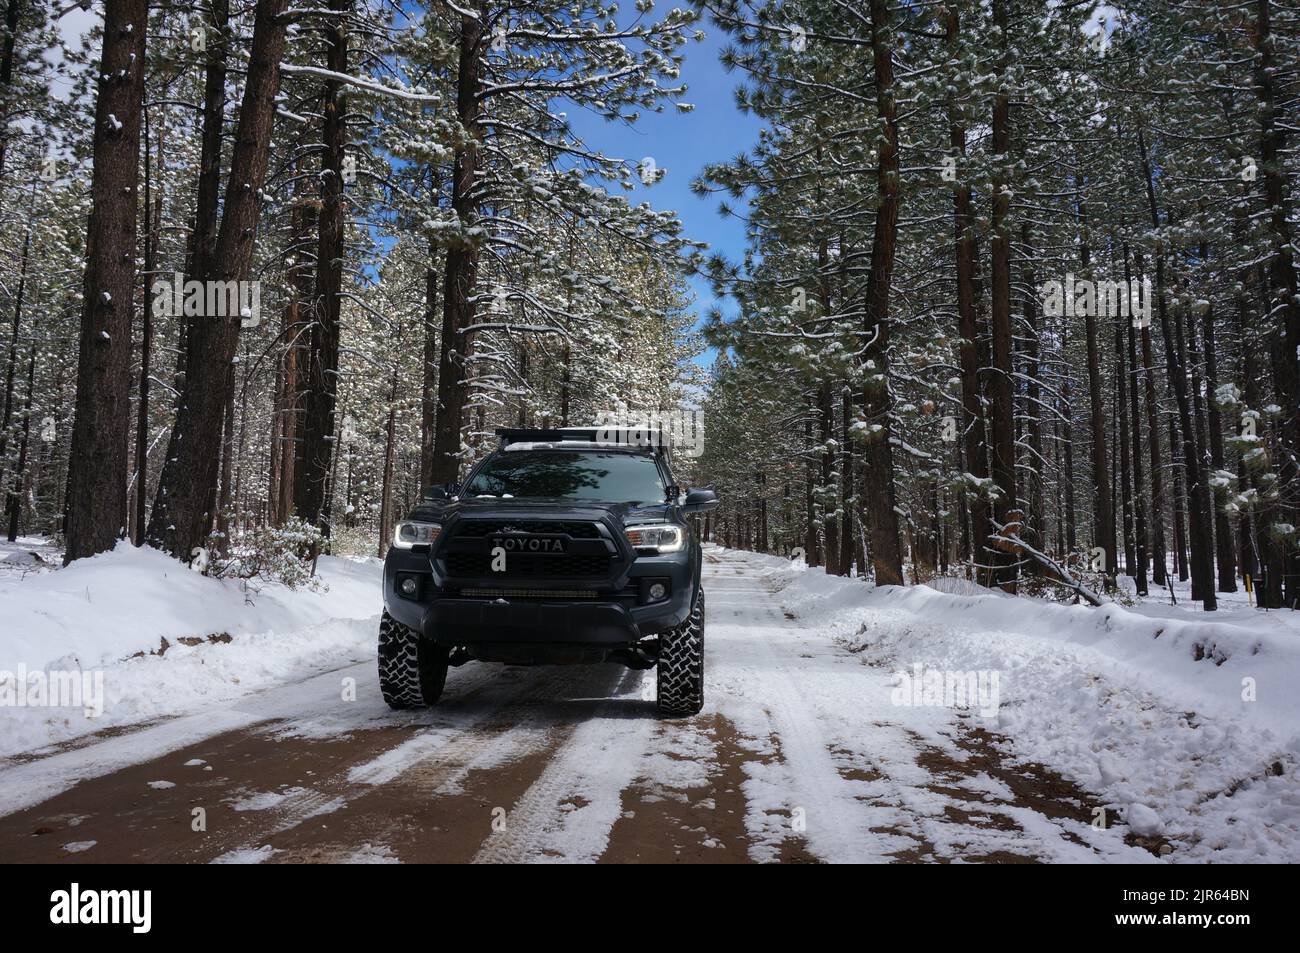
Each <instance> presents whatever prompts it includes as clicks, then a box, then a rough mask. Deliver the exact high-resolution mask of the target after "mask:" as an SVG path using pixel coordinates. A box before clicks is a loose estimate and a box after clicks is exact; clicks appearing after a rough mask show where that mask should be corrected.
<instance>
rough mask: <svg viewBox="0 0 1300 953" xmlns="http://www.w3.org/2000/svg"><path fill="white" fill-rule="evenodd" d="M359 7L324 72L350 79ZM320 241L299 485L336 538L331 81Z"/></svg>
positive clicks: (337, 104)
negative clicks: (351, 29) (329, 487)
mask: <svg viewBox="0 0 1300 953" xmlns="http://www.w3.org/2000/svg"><path fill="white" fill-rule="evenodd" d="M352 2H353V0H330V9H331V10H332V11H334V12H335V13H336V14H338V15H337V16H331V17H330V18H329V21H328V25H327V26H326V27H325V28H324V29H325V33H326V37H327V39H326V52H325V67H326V69H328V70H329V71H330V72H331V73H347V70H348V36H347V29H346V27H347V22H346V21H347V16H346V15H347V14H348V13H349V12H350V11H351V9H352ZM322 99H323V104H322V105H323V110H322V111H323V113H324V120H323V128H322V135H321V139H322V143H323V145H324V152H323V153H322V156H321V175H320V179H321V204H320V221H319V225H320V241H319V243H318V245H317V249H316V290H315V293H314V295H313V300H312V325H311V358H310V362H309V365H308V370H307V393H306V395H305V400H304V402H303V403H304V407H303V432H302V467H301V468H300V470H299V476H298V478H297V487H296V491H295V496H296V497H297V500H296V505H295V509H296V510H297V513H298V516H299V517H300V518H301V519H303V520H304V521H306V522H308V523H311V524H313V525H315V526H319V527H320V529H321V530H322V531H323V533H324V535H325V536H326V537H328V536H329V535H330V513H329V507H328V506H327V504H326V497H325V493H326V484H327V483H328V482H329V477H330V471H331V463H332V461H333V455H334V442H335V433H334V428H335V426H336V421H335V412H334V411H335V403H336V401H337V399H338V386H339V321H340V315H341V311H342V304H343V298H342V292H343V258H344V248H343V242H344V230H345V220H344V214H343V213H344V202H343V158H344V156H343V153H344V150H345V149H346V148H347V98H346V97H345V96H344V95H343V84H342V83H341V82H339V81H338V80H334V79H327V80H325V83H324V90H323V95H322Z"/></svg>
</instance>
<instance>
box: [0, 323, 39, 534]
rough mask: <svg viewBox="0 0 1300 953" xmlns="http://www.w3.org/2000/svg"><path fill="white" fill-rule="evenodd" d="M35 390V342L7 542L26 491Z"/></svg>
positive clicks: (8, 504) (11, 489) (29, 359)
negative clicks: (28, 449) (28, 448)
mask: <svg viewBox="0 0 1300 953" xmlns="http://www.w3.org/2000/svg"><path fill="white" fill-rule="evenodd" d="M35 389H36V342H35V341H33V342H32V344H31V347H30V348H29V349H28V353H27V397H26V399H25V400H24V402H23V426H22V429H21V430H20V431H19V432H18V468H17V470H16V471H15V472H14V475H13V482H12V483H10V484H9V496H8V499H7V500H6V507H7V509H8V512H9V534H8V539H9V542H11V543H12V542H14V541H15V540H17V539H18V523H19V520H20V519H21V517H22V512H23V499H24V497H25V495H26V489H27V446H28V444H29V442H30V440H31V435H32V398H33V396H34V395H33V392H34V391H35Z"/></svg>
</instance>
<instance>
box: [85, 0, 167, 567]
mask: <svg viewBox="0 0 1300 953" xmlns="http://www.w3.org/2000/svg"><path fill="white" fill-rule="evenodd" d="M148 13H149V8H148V4H147V3H146V2H145V0H120V2H118V3H111V4H108V5H107V6H106V7H105V13H104V49H103V55H102V58H101V60H100V66H99V70H98V72H99V76H100V77H101V79H100V83H99V95H98V96H97V98H96V102H95V134H94V172H93V173H92V178H91V186H90V192H91V202H92V208H91V213H90V224H89V226H88V227H87V229H86V272H85V277H84V280H83V284H82V301H83V304H82V311H81V336H80V342H79V348H80V350H79V353H78V360H77V398H76V403H75V410H74V414H75V418H74V422H73V425H72V448H71V452H70V456H69V462H68V466H69V480H68V511H67V524H66V532H67V550H66V552H65V554H64V562H65V563H68V562H71V561H72V560H74V559H80V558H82V557H83V556H93V555H94V554H95V553H100V552H104V551H105V550H108V549H112V548H113V546H114V545H115V544H116V542H117V540H118V538H119V537H120V536H121V535H122V533H123V532H124V531H125V530H126V522H127V492H126V481H127V464H128V452H127V436H128V431H129V428H130V421H131V323H132V322H131V317H132V310H133V309H132V302H133V301H134V298H135V295H134V285H135V239H136V206H137V203H138V197H137V194H136V188H137V184H138V176H139V168H140V166H139V155H140V104H141V99H142V97H143V95H144V54H145V33H146V31H147V28H148Z"/></svg>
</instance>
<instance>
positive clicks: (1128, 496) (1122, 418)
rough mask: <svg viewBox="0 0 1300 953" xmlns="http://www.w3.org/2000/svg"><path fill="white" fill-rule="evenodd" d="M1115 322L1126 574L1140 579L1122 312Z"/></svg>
mask: <svg viewBox="0 0 1300 953" xmlns="http://www.w3.org/2000/svg"><path fill="white" fill-rule="evenodd" d="M1112 321H1113V323H1114V325H1115V414H1114V415H1115V416H1116V417H1118V418H1119V436H1118V439H1119V493H1118V494H1117V495H1118V497H1119V502H1120V512H1121V513H1122V514H1123V527H1124V571H1125V575H1127V576H1129V577H1131V578H1133V579H1134V580H1136V579H1137V562H1138V560H1137V552H1136V547H1137V539H1136V536H1135V533H1134V530H1133V460H1132V457H1130V456H1129V453H1130V451H1131V450H1132V447H1133V444H1132V441H1131V439H1130V435H1129V413H1128V411H1129V401H1128V395H1129V377H1128V355H1127V354H1126V353H1125V349H1124V324H1125V318H1124V316H1123V315H1122V314H1118V315H1115V316H1114V317H1113V318H1112Z"/></svg>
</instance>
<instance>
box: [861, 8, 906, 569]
mask: <svg viewBox="0 0 1300 953" xmlns="http://www.w3.org/2000/svg"><path fill="white" fill-rule="evenodd" d="M890 16H891V12H890V8H889V3H888V2H887V0H871V59H872V63H873V65H874V67H875V78H876V114H877V116H878V117H879V119H880V121H881V124H882V125H883V127H884V135H883V140H882V142H881V143H880V147H879V151H880V158H879V165H878V167H877V171H876V188H877V191H878V193H879V201H878V207H877V209H876V223H875V230H874V234H873V235H872V239H871V270H870V272H869V273H868V276H867V300H866V312H867V320H866V327H865V328H864V330H865V331H866V334H867V340H868V344H867V346H866V348H865V354H864V363H865V368H864V372H865V374H864V376H865V382H864V390H863V394H862V410H863V416H864V418H865V420H866V424H867V427H868V431H867V433H868V436H867V440H866V443H865V445H864V446H863V450H862V456H863V461H864V463H865V464H866V473H865V474H864V477H865V479H864V482H863V487H862V492H863V494H864V495H865V496H866V497H867V501H868V508H869V510H870V514H871V563H872V567H873V568H874V570H875V574H876V585H878V586H885V585H900V586H901V585H902V584H903V557H902V552H901V550H900V548H899V541H898V510H897V505H896V503H895V492H894V455H893V446H892V444H891V440H892V439H893V427H892V426H891V421H890V416H891V414H892V413H893V401H892V399H891V397H890V392H889V331H890V316H889V291H890V284H891V281H892V280H893V275H894V253H895V248H896V243H897V240H898V203H899V194H898V190H899V181H898V178H899V163H898V104H897V103H896V102H895V100H894V65H893V35H892V30H891V26H890Z"/></svg>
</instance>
